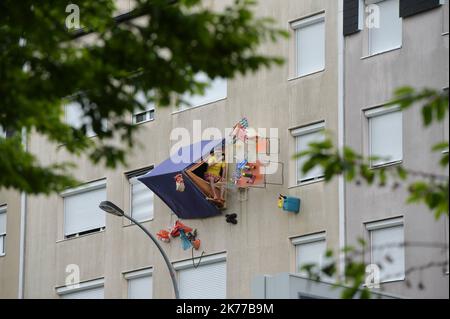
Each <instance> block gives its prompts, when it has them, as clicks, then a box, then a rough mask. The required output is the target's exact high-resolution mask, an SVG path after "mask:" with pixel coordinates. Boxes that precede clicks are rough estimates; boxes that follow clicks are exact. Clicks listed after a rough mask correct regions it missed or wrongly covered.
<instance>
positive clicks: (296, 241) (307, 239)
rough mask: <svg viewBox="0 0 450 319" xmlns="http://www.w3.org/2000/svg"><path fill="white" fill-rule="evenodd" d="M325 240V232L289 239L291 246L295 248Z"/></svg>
mask: <svg viewBox="0 0 450 319" xmlns="http://www.w3.org/2000/svg"><path fill="white" fill-rule="evenodd" d="M326 238H327V232H326V231H323V232H320V233H315V234H310V235H304V236H299V237H294V238H291V243H292V245H294V246H297V245H303V244H309V243H313V242H316V241H322V240H326Z"/></svg>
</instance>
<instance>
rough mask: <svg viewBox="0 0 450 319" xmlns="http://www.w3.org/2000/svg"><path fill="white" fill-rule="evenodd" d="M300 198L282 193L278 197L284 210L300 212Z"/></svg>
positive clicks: (279, 204) (279, 203) (279, 205)
mask: <svg viewBox="0 0 450 319" xmlns="http://www.w3.org/2000/svg"><path fill="white" fill-rule="evenodd" d="M300 202H301V201H300V198H297V197H290V196H284V195H281V194H280V196H279V197H278V207H280V208H282V209H283V210H284V211H287V212H292V213H298V212H300Z"/></svg>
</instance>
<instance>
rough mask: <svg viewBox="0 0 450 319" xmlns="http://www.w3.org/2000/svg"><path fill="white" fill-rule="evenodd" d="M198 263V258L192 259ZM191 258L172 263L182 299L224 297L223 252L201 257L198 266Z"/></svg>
mask: <svg viewBox="0 0 450 319" xmlns="http://www.w3.org/2000/svg"><path fill="white" fill-rule="evenodd" d="M194 262H195V263H198V259H197V260H194ZM192 263H193V262H192V260H188V261H186V262H180V263H177V264H175V265H174V267H175V269H176V270H177V272H178V285H179V290H180V297H181V298H182V299H225V298H226V295H227V293H226V292H227V289H226V288H227V279H226V278H227V274H226V261H225V256H224V254H220V255H215V256H207V257H203V258H202V260H201V263H200V266H199V267H198V268H194V267H193V266H192Z"/></svg>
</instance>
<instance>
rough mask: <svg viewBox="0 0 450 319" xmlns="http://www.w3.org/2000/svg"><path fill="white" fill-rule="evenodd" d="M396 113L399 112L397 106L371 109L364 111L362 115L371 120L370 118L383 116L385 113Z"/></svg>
mask: <svg viewBox="0 0 450 319" xmlns="http://www.w3.org/2000/svg"><path fill="white" fill-rule="evenodd" d="M397 111H400V106H399V105H392V106H378V107H376V108H373V109H369V110H365V111H364V115H365V116H366V117H367V118H371V117H375V116H379V115H383V114H387V113H392V112H397Z"/></svg>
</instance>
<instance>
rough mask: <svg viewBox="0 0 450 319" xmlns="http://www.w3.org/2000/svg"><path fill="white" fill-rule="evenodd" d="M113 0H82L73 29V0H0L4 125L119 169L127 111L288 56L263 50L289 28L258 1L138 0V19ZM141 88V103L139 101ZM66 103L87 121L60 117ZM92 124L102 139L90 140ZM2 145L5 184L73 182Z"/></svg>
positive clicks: (126, 140)
mask: <svg viewBox="0 0 450 319" xmlns="http://www.w3.org/2000/svg"><path fill="white" fill-rule="evenodd" d="M115 3H116V1H114V0H96V1H90V0H79V1H77V2H76V4H77V5H78V6H79V8H80V22H81V25H82V27H83V30H77V31H73V30H70V31H68V30H67V29H66V26H65V21H66V17H67V15H68V14H69V13H66V12H65V9H66V5H67V4H68V3H62V2H61V1H57V0H49V1H38V2H36V1H32V0H23V1H12V0H4V1H1V2H0V12H1V13H2V14H1V15H0V96H1V99H2V103H1V106H0V126H1V127H3V128H4V129H9V130H13V131H16V132H22V130H23V129H26V130H27V131H28V132H30V133H33V134H34V133H38V134H40V135H42V136H44V137H45V138H46V139H47V140H49V141H50V142H53V143H54V144H55V145H63V148H64V149H65V150H67V151H68V152H69V153H71V154H73V155H77V156H80V155H86V156H87V157H88V158H90V159H91V160H92V162H93V163H96V164H97V163H103V164H105V165H106V166H107V167H111V168H114V167H116V166H117V165H118V164H121V163H124V162H125V161H126V154H127V153H128V151H129V147H132V146H133V145H134V133H135V131H136V129H137V126H135V125H132V124H131V123H130V122H129V120H128V117H129V114H130V113H132V112H134V111H136V110H144V109H145V108H146V107H147V105H148V104H149V103H153V104H155V105H157V106H160V107H163V106H168V105H172V104H173V103H174V101H176V100H177V99H176V97H179V96H182V95H183V94H201V93H203V92H204V90H205V87H206V86H207V85H208V83H207V82H203V81H198V80H197V79H196V75H197V74H198V73H200V72H202V73H204V74H206V75H207V77H208V78H210V79H214V78H217V77H221V78H233V77H234V76H235V75H236V74H246V73H247V72H254V71H256V70H258V69H259V68H261V67H270V66H272V65H278V64H281V63H282V62H283V60H282V59H281V58H279V57H277V56H268V55H266V54H264V53H261V52H260V50H259V48H260V47H261V44H262V43H264V42H266V41H275V40H277V39H279V38H280V37H285V36H287V33H286V31H283V30H280V29H279V28H277V27H275V26H274V22H273V20H271V19H269V18H257V17H255V15H254V14H253V12H252V9H253V7H254V6H255V2H254V1H249V0H237V1H235V2H234V3H233V4H232V5H230V6H228V7H226V8H225V9H224V10H223V11H220V12H216V11H212V10H209V9H208V8H206V6H203V5H202V1H200V0H178V1H168V0H164V1H163V0H138V1H136V2H135V3H136V7H135V8H134V10H133V11H132V12H131V14H130V16H132V17H136V19H133V20H129V21H124V22H122V23H120V24H118V23H116V21H115V20H114V16H115V15H117V11H116V6H115ZM87 32H92V33H91V34H85V33H87ZM80 35H83V36H80ZM140 93H142V95H143V96H144V99H143V100H141V99H137V98H136V96H137V95H138V94H140ZM69 102H71V103H76V104H78V105H79V106H80V108H81V110H82V113H83V114H84V119H86V123H84V124H83V125H82V126H81V127H77V128H74V127H71V126H69V125H67V124H66V123H65V122H64V107H63V105H64V104H67V103H69ZM106 119H107V120H108V125H107V126H106V127H105V125H104V123H105V120H106ZM88 131H92V132H93V133H95V136H96V137H95V138H93V139H92V138H88V137H87V136H86V132H88ZM113 137H114V138H118V139H119V140H120V143H117V142H115V143H112V139H113ZM0 145H1V146H0V147H1V150H2V155H1V156H2V162H1V163H0V169H2V176H1V178H0V187H1V186H4V187H7V188H13V189H16V190H24V191H27V192H32V193H40V192H44V193H48V192H50V191H59V190H60V189H61V188H63V187H65V186H70V185H71V183H72V181H73V179H72V178H70V177H64V176H67V175H68V174H69V173H68V171H67V167H53V166H49V167H41V166H40V164H39V162H38V160H37V159H36V158H35V157H34V156H33V155H31V154H26V152H25V151H24V149H23V148H22V146H21V145H19V144H14V145H12V144H11V142H9V141H5V139H4V138H3V137H0ZM22 156H23V158H22ZM12 160H14V161H12ZM25 173H26V177H27V178H24V177H25V176H24V175H22V174H25ZM19 176H22V178H20V177H19ZM43 176H44V177H43ZM38 177H39V178H38ZM41 178H42V179H44V180H45V181H46V183H41V182H40V179H41Z"/></svg>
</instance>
